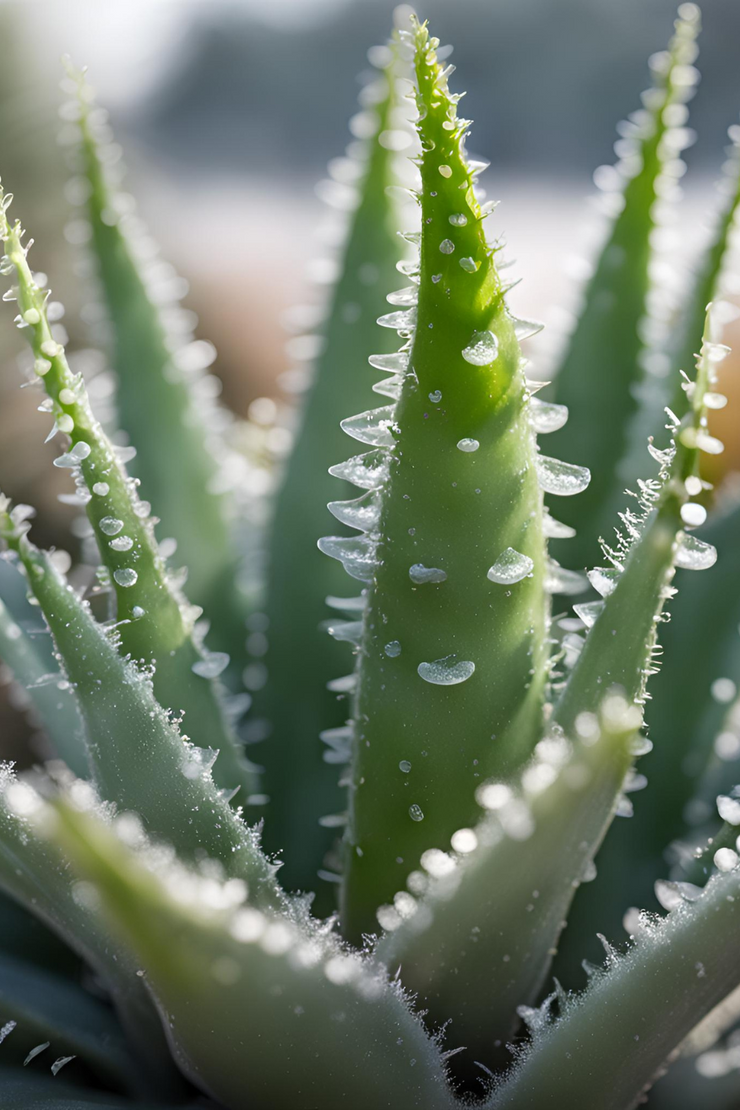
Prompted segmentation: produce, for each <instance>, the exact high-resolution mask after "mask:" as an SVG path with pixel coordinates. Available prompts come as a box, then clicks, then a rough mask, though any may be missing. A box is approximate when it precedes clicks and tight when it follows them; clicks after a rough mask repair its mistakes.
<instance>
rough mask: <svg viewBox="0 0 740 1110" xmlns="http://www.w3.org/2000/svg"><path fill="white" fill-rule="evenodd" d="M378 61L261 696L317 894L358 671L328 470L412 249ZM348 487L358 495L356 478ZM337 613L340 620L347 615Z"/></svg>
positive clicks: (392, 77) (292, 839) (281, 508)
mask: <svg viewBox="0 0 740 1110" xmlns="http://www.w3.org/2000/svg"><path fill="white" fill-rule="evenodd" d="M373 58H374V60H375V61H377V62H378V63H379V64H380V66H381V72H380V73H378V74H376V77H375V80H374V81H373V82H372V83H371V84H370V85H368V86H366V88H365V90H364V92H363V96H362V102H363V110H362V112H361V113H360V114H359V115H358V116H357V117H355V120H354V121H353V131H354V132H355V133H357V134H359V135H363V136H367V135H368V132H369V133H370V134H369V138H363V139H362V140H357V139H356V140H354V141H353V142H352V144H351V145H350V147H349V148H348V151H347V157H346V158H344V159H341V160H338V161H337V162H336V163H333V164H332V167H331V168H332V169H333V172H334V176H335V178H336V180H334V181H333V182H327V183H326V184H327V186H328V196H329V199H332V198H335V199H336V200H337V201H338V202H339V203H342V204H351V205H352V206H353V211H352V213H351V215H350V216H349V220H350V226H349V229H348V234H347V240H346V246H345V247H344V253H343V255H342V258H341V270H340V276H339V279H338V281H337V284H336V286H335V288H334V290H333V293H332V296H331V303H330V305H329V310H328V315H327V317H326V320H325V321H324V323H323V324H322V325H321V327H320V328H319V332H318V338H319V342H320V343H321V346H322V351H321V353H320V354H319V356H318V358H317V359H316V365H315V368H314V375H315V377H314V380H313V385H312V386H311V388H310V390H309V392H308V395H307V397H306V399H305V405H304V410H303V413H302V417H301V425H300V430H299V432H298V435H297V439H296V443H295V447H294V450H293V453H292V456H291V459H290V462H289V464H288V467H287V470H286V473H285V476H284V479H283V483H282V486H281V488H280V491H279V493H278V497H277V501H276V505H275V515H274V521H273V526H272V540H271V547H270V571H269V580H268V598H267V615H268V617H269V622H270V623H269V651H268V655H267V659H266V662H267V666H268V670H269V674H270V681H269V683H268V684H267V686H266V688H265V690H264V694H263V695H262V696H261V699H258V704H259V707H260V708H261V710H262V712H263V713H264V715H265V718H266V719H267V720H268V721H269V722H270V728H271V735H270V739H269V741H268V742H267V743H266V744H264V745H263V747H262V749H261V750H260V756H261V757H262V758H263V761H264V765H265V776H266V777H265V789H266V790H267V792H268V793H269V795H270V800H271V804H270V821H269V823H268V825H267V828H266V837H267V843H268V844H269V845H271V846H272V847H273V848H274V849H276V850H277V849H278V848H281V847H282V846H283V845H284V844H286V843H291V844H293V845H294V846H295V851H294V852H293V853H292V854H291V859H290V861H289V862H288V863H287V864H286V868H285V873H286V881H287V882H288V883H289V884H291V885H297V886H304V887H309V888H310V887H313V886H314V884H315V882H316V871H317V869H318V868H319V867H321V866H322V859H323V857H324V855H325V853H326V852H327V850H328V849H329V847H330V845H331V842H332V840H333V838H334V837H335V836H336V832H335V831H333V830H332V829H331V828H327V827H322V826H320V825H319V820H320V819H321V818H324V817H326V816H327V815H330V814H335V813H336V811H337V810H339V809H341V808H342V807H343V794H342V791H341V790H340V788H339V786H338V784H337V777H338V776H337V769H336V766H332V765H331V764H327V763H326V762H325V761H324V759H323V750H322V749H323V745H322V744H321V742H320V741H319V738H318V737H319V733H320V732H321V730H322V729H328V728H335V727H340V726H342V725H343V724H344V721H345V718H346V717H347V712H348V711H347V701H346V694H345V695H342V694H341V693H339V694H338V692H337V691H336V690H334V689H328V688H327V683H329V682H330V681H331V680H333V679H335V678H336V677H337V676H338V675H340V674H342V673H344V672H345V671H347V670H349V669H350V668H351V659H350V655H349V651H348V648H347V646H346V645H345V644H343V643H339V642H336V641H335V640H334V639H333V638H331V637H330V636H327V635H326V634H325V633H324V632H322V631H320V626H321V625H322V623H326V622H327V620H328V619H329V618H330V617H331V616H332V613H331V610H330V609H329V608H327V604H326V599H327V597H331V596H339V597H340V598H341V597H343V596H346V593H347V580H346V577H345V576H344V574H343V573H342V570H341V567H339V566H338V565H337V564H336V563H333V562H332V561H331V560H329V559H325V558H323V557H322V555H321V554H320V552H319V551H318V550H317V547H316V543H317V540H318V539H319V537H320V536H322V535H323V534H324V533H325V531H326V529H327V526H328V519H329V517H328V514H327V511H326V504H327V501H329V500H331V499H333V498H334V497H338V496H341V493H342V487H341V486H339V485H338V483H337V480H336V479H335V478H333V477H332V476H331V475H330V474H329V468H330V467H331V466H332V465H333V464H335V463H337V461H338V460H339V459H341V458H342V457H343V455H344V454H346V443H347V440H346V437H345V435H344V433H343V432H342V430H341V428H340V421H341V420H342V419H343V417H345V416H346V415H347V413H350V412H355V411H356V410H357V409H361V408H367V407H368V405H369V404H371V402H372V391H371V390H372V384H373V372H372V370H371V369H370V368H369V367H368V365H367V359H368V356H369V355H370V354H371V353H372V352H373V351H379V352H380V354H381V355H386V354H388V353H390V351H391V350H392V349H393V346H394V339H395V337H394V336H393V333H392V332H386V333H385V336H386V338H385V339H383V337H382V336H381V337H380V340H379V337H378V328H377V326H376V319H377V317H378V316H379V315H380V313H381V312H383V311H384V306H385V295H386V293H387V292H388V290H389V289H392V288H393V284H394V279H395V278H396V277H397V275H396V271H395V266H396V263H397V261H398V260H399V258H400V255H401V251H402V247H403V244H402V242H401V240H400V238H399V235H398V228H399V223H398V214H397V211H396V205H395V203H394V201H393V200H392V198H391V197H390V196H389V195H388V193H387V192H386V189H388V188H391V187H393V186H396V187H397V186H398V178H397V176H396V173H395V169H394V164H395V162H396V161H397V159H398V155H397V154H396V153H395V152H394V149H393V148H394V147H398V146H399V145H400V144H401V143H402V142H405V141H409V140H410V136H408V134H407V132H406V131H405V130H403V129H402V128H401V127H400V126H399V125H400V124H402V123H403V120H402V119H399V115H400V114H401V101H400V93H399V89H398V87H397V81H398V76H397V71H398V69H399V66H400V62H399V60H398V58H395V59H394V58H393V55H391V54H390V52H388V51H384V50H383V49H380V50H376V52H375V55H373ZM348 178H350V179H351V180H350V181H348V180H347V179H348ZM340 469H341V468H340ZM343 487H344V490H345V493H346V495H347V496H349V494H350V489H351V487H350V485H349V483H348V482H347V481H346V480H345V481H344V482H343ZM344 534H345V535H347V536H348V535H349V534H350V531H349V529H347V528H344ZM333 616H334V621H335V623H338V622H339V620H340V619H342V618H340V617H339V616H338V615H337V613H336V612H335V613H334V614H333Z"/></svg>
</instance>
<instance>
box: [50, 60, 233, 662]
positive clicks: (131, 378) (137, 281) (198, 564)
mask: <svg viewBox="0 0 740 1110" xmlns="http://www.w3.org/2000/svg"><path fill="white" fill-rule="evenodd" d="M68 74H69V77H68V80H67V82H65V87H66V88H67V91H69V92H70V93H71V94H72V99H71V100H70V101H69V102H68V104H67V105H66V106H65V108H64V109H63V112H64V113H65V115H66V116H73V117H76V118H78V124H79V134H80V140H81V141H80V145H79V147H78V146H75V147H73V150H72V156H73V164H74V166H75V168H76V169H77V171H78V175H76V176H75V177H74V178H73V179H72V181H71V183H70V189H69V192H70V195H72V197H73V198H77V199H79V201H80V204H81V205H83V206H84V214H85V215H86V217H87V219H88V220H89V226H90V231H91V245H92V248H93V252H94V257H95V261H96V264H97V270H98V274H99V277H100V283H101V288H102V292H103V297H104V302H105V307H106V309H107V313H108V317H109V321H110V330H111V340H112V358H113V365H114V368H115V370H116V373H117V376H118V379H119V383H120V385H119V389H118V391H117V394H116V404H117V409H118V417H119V420H120V423H121V426H122V427H123V428H124V429H125V430H126V432H127V433H128V434H129V436H130V437H131V442H132V443H134V444H135V445H136V448H137V454H136V458H135V459H132V460H131V465H130V471H131V474H132V475H133V476H134V477H136V478H138V479H140V480H141V483H142V489H143V491H144V494H145V496H146V497H148V498H149V500H150V501H151V502H152V503H153V504H154V506H155V507H156V512H157V514H158V516H159V518H160V521H161V529H160V535H165V536H168V537H173V538H174V539H176V540H177V554H178V559H179V560H180V561H181V562H182V564H183V565H184V566H186V567H187V568H188V596H189V597H190V599H191V601H193V602H194V603H195V604H197V605H199V606H200V607H201V608H202V609H204V610H205V612H206V613H207V614H208V618H209V620H210V622H211V629H210V632H209V643H211V644H212V645H213V646H214V647H215V648H217V649H218V650H219V651H226V652H228V653H229V654H230V655H231V656H232V666H233V665H234V664H241V666H244V663H245V662H246V655H245V650H244V642H245V639H246V633H245V627H244V620H245V617H246V613H247V598H246V596H245V595H244V594H243V593H242V591H241V588H240V584H239V574H238V571H239V562H240V558H239V553H238V551H237V548H236V545H235V537H234V532H233V527H232V524H233V522H232V521H231V520H230V508H231V506H230V504H229V498H228V496H227V494H226V493H225V492H219V491H222V490H223V489H224V486H225V485H227V484H228V474H227V464H228V462H229V448H228V445H227V443H226V441H225V439H224V438H223V437H222V432H221V427H220V425H223V422H224V420H225V418H226V414H225V413H224V412H217V411H216V409H215V407H214V404H213V401H212V399H211V395H212V390H209V388H208V386H209V383H210V384H212V385H215V379H213V378H210V379H209V378H207V377H206V376H205V375H204V374H203V371H204V370H206V368H207V366H208V365H209V364H210V361H211V359H212V354H213V352H212V348H211V347H210V345H209V344H207V343H204V342H201V341H194V340H193V337H192V335H191V334H190V333H189V331H188V330H187V329H185V330H184V328H183V324H182V320H181V318H180V317H181V315H182V314H179V315H178V316H177V320H176V321H173V316H174V315H175V313H174V310H175V309H176V308H177V307H178V306H177V302H176V297H175V296H174V295H173V294H168V293H167V289H168V287H169V288H171V287H172V286H173V284H174V285H175V286H177V285H178V284H180V283H178V281H177V279H176V278H175V277H174V275H173V274H172V273H171V272H169V271H168V269H167V267H166V266H164V267H163V264H162V262H161V260H160V259H157V258H154V257H152V255H151V250H147V252H146V259H145V260H144V259H142V257H141V256H142V253H143V252H142V250H141V249H138V250H137V248H141V246H142V245H143V233H142V232H141V230H140V219H139V217H138V216H137V215H136V212H135V211H133V210H132V209H131V205H130V197H128V196H126V197H125V198H123V197H122V196H121V195H120V192H119V188H118V183H119V181H120V176H121V174H120V166H119V164H118V162H117V158H116V156H117V148H116V147H115V146H114V145H113V143H112V142H111V135H110V127H109V125H108V122H107V117H106V114H105V112H104V111H103V110H102V109H101V108H99V107H97V105H96V104H95V101H94V93H93V90H92V88H91V86H90V85H89V84H88V82H87V81H86V79H85V76H84V74H83V73H80V72H78V71H76V70H74V69H73V68H72V67H71V66H68ZM80 171H81V173H80ZM124 200H125V203H124ZM150 245H151V241H150V239H149V238H148V237H147V241H146V246H147V247H150ZM163 269H164V270H165V271H167V272H166V273H165V274H164V275H163V274H162V270H163ZM154 287H156V291H157V298H156V300H155V299H154V296H153V293H152V289H153V288H154ZM163 295H164V296H165V298H166V299H165V301H164V302H163ZM165 444H166V449H163V445H165ZM219 456H220V457H219ZM233 477H235V475H232V478H233Z"/></svg>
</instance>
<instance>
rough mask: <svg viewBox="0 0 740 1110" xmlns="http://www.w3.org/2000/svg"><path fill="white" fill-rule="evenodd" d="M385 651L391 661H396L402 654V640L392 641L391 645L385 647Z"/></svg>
mask: <svg viewBox="0 0 740 1110" xmlns="http://www.w3.org/2000/svg"><path fill="white" fill-rule="evenodd" d="M383 651H384V652H385V654H386V655H387V656H388V658H389V659H396V658H397V656H399V655H400V654H401V642H400V640H391V641H390V643H387V644H386V645H385V647H384V648H383Z"/></svg>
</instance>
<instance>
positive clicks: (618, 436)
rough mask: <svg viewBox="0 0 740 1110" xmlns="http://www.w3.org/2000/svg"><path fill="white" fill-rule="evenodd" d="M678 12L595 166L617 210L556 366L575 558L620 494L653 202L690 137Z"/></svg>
mask: <svg viewBox="0 0 740 1110" xmlns="http://www.w3.org/2000/svg"><path fill="white" fill-rule="evenodd" d="M679 15H680V18H679V19H678V21H677V22H676V28H675V34H674V36H673V38H672V40H671V43H670V45H669V48H668V51H667V52H665V53H661V54H658V55H654V56H653V58H652V59H651V65H652V69H653V78H654V86H653V88H651V89H650V90H649V91H648V92H647V93H646V94H644V97H643V103H644V107H643V108H642V109H641V110H640V111H639V112H637V113H635V114H634V115H633V116H632V117H630V120H628V121H627V123H626V124H625V125H624V127H623V129H622V130H623V137H622V138H621V139H620V140H619V142H618V144H617V148H616V149H617V152H618V153H619V162H618V163H617V166H616V167H614V168H613V169H612V168H611V167H609V168H608V172H607V168H606V167H605V168H604V170H603V171H602V176H603V177H604V178H607V180H606V182H605V184H606V186H607V188H608V194H607V197H606V199H605V201H604V204H605V205H606V206H608V210H610V211H611V212H612V213H616V215H615V217H614V222H613V224H612V227H611V231H610V233H609V236H608V238H607V241H606V243H605V246H604V248H603V250H602V252H601V255H600V257H599V259H598V262H597V264H596V269H595V272H594V274H593V277H592V278H591V279H590V281H589V283H588V286H587V288H586V291H585V296H584V303H583V307H582V310H581V313H580V316H579V318H578V322H577V324H576V326H575V329H574V331H573V333H572V335H571V336H570V337H569V340H568V342H567V344H566V347H565V350H564V352H563V354H562V356H561V357H560V359H559V364H558V367H557V377H556V382H557V385H556V389H557V399H558V401H561V402H562V403H563V404H565V405H567V407H568V409H569V410H570V414H571V419H570V422H569V424H568V431H567V433H566V432H563V431H561V432H557V431H556V432H555V433H554V434H553V436H552V440H551V443H552V444H553V445H554V450H555V453H556V454H557V453H558V452H561V453H567V456H568V457H569V458H570V457H571V454H572V456H573V457H574V458H576V459H577V460H578V461H579V462H580V463H583V464H584V465H585V466H587V467H589V468H590V469H591V471H592V474H593V478H592V481H591V484H590V486H589V489H588V490H587V491H586V492H585V493H584V494H583V496H582V497H579V498H574V499H573V500H571V501H570V502H568V503H567V504H566V505H564V507H563V510H562V512H561V514H560V515H561V517H562V520H563V521H564V522H565V523H566V524H567V525H570V526H571V527H575V528H576V530H577V533H578V535H577V536H576V537H575V539H574V541H573V543H572V544H571V545H569V549H568V553H569V558H570V559H571V560H572V562H573V563H574V564H575V565H577V566H588V565H589V564H590V563H591V562H592V561H593V556H594V551H595V549H596V541H597V539H598V537H599V536H600V535H611V528H612V523H613V520H614V517H615V516H616V513H617V510H618V509H620V508H621V507H622V502H623V492H622V491H623V488H624V479H623V478H622V477H621V474H620V471H619V462H620V460H621V459H622V457H623V455H624V452H625V447H626V445H627V442H628V433H629V429H630V424H631V421H632V419H633V417H634V415H635V412H636V410H637V404H638V400H637V389H636V387H637V386H638V385H639V383H640V382H641V380H642V377H643V371H642V369H641V366H640V362H641V358H643V357H644V355H645V353H646V346H645V336H646V328H647V327H648V324H649V320H647V319H646V317H648V316H649V300H650V294H651V277H650V265H651V258H652V253H653V252H652V250H651V246H650V241H651V238H652V236H653V234H654V232H655V229H656V227H657V226H658V225H657V220H656V202H657V201H658V197H659V194H664V193H665V192H666V190H667V189H670V187H671V186H672V185H674V186H675V177H676V175H677V173H679V172H680V162H679V160H678V156H679V154H680V151H681V148H682V146H684V145H685V143H686V140H687V138H688V133H687V132H686V129H685V127H684V124H685V121H686V116H687V112H686V109H685V102H686V101H687V100H688V99H689V97H690V95H691V94H692V92H693V87H694V83H695V80H696V73H695V71H694V70H693V69H692V67H691V62H693V60H694V58H695V57H696V44H695V38H696V35H697V33H698V29H699V11H698V8H696V6H695V5H693V4H685V5H683V6H682V7H681V9H680V12H679ZM612 190H613V191H612ZM662 203H665V201H663V202H662ZM706 303H707V302H706V301H705V302H704V307H706ZM700 334H701V328H700V330H699V332H698V333H697V335H700ZM650 430H651V431H657V428H655V429H650ZM640 450H641V451H642V447H641V449H640ZM642 457H643V460H644V455H643V456H642ZM615 476H616V477H615Z"/></svg>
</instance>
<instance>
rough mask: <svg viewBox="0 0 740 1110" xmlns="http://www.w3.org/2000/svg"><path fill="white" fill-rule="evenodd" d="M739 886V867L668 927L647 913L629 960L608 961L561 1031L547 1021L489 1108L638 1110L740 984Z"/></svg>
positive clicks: (573, 1004)
mask: <svg viewBox="0 0 740 1110" xmlns="http://www.w3.org/2000/svg"><path fill="white" fill-rule="evenodd" d="M739 881H740V870H733V871H731V872H727V873H722V874H719V875H717V876H715V877H714V878H713V879H712V880H711V881H710V882H709V883H708V884H707V887H706V889H705V890H704V892H703V893H702V894H701V896H700V897H698V898H697V899H696V900H694V901H686V900H683V899H681V900H680V902H679V904H678V905H677V906H676V908H675V909H673V910H672V911H671V912H670V913H669V914H668V916H667V918H665V920H660V919H658V920H656V919H655V918H654V917H653V916H652V915H648V914H644V915H642V916H641V918H640V920H639V923H638V925H637V928H636V935H635V936H634V938H633V943H632V946H631V948H630V949H629V950H628V952H627V954H626V955H624V956H618V955H617V954H616V953H615V952H614V951H612V952H611V953H610V954H608V956H607V968H606V970H605V971H604V972H598V971H597V972H596V973H594V974H593V975H592V977H591V981H590V984H589V987H588V990H587V991H586V992H585V994H584V995H583V996H582V997H580V998H578V997H576V998H572V999H570V1000H568V1001H566V1002H565V1007H564V1010H565V1012H564V1014H563V1015H562V1016H561V1017H560V1019H559V1020H558V1021H556V1022H555V1023H554V1025H552V1026H551V1027H548V1025H547V1019H546V1016H545V1015H544V1014H543V1015H542V1022H541V1024H540V1028H539V1030H538V1032H537V1034H536V1036H535V1038H534V1043H533V1045H532V1046H531V1048H529V1049H527V1050H525V1051H524V1052H523V1054H522V1056H521V1058H520V1060H519V1062H518V1063H517V1064H516V1065H515V1068H514V1070H513V1074H512V1075H511V1076H510V1077H509V1078H508V1079H507V1080H506V1081H505V1082H504V1083H503V1084H502V1085H501V1086H500V1087H499V1088H498V1090H497V1091H496V1092H495V1094H494V1095H493V1097H492V1098H491V1100H490V1102H489V1104H488V1106H489V1108H490V1110H494V1108H495V1110H520V1108H521V1110H527V1108H531V1110H535V1108H536V1110H540V1108H542V1107H547V1106H552V1107H555V1106H563V1105H568V1106H588V1107H589V1110H626V1108H628V1107H634V1106H637V1105H638V1103H639V1102H640V1101H641V1098H642V1096H643V1094H644V1092H645V1090H646V1089H647V1088H649V1086H650V1085H651V1084H652V1083H653V1081H654V1080H655V1079H656V1077H657V1076H658V1074H659V1073H660V1071H661V1069H662V1068H663V1066H664V1064H665V1063H666V1061H668V1060H669V1058H670V1055H671V1053H672V1052H673V1050H674V1049H675V1048H676V1047H677V1046H678V1045H679V1044H680V1043H681V1041H682V1040H683V1039H684V1038H685V1037H686V1036H687V1034H688V1033H689V1032H690V1031H691V1030H692V1029H693V1028H694V1026H695V1025H696V1024H697V1022H698V1021H700V1020H701V1018H702V1017H703V1016H704V1015H705V1014H706V1013H708V1012H709V1011H710V1010H711V1009H712V1008H713V1007H714V1006H716V1005H717V1004H718V1003H719V1002H721V1001H722V999H723V998H725V997H726V996H727V995H728V994H729V992H730V991H731V990H733V988H734V987H736V986H737V985H738V983H740V949H739V948H738V945H737V930H738V919H739V915H740V888H739V886H738V883H739ZM626 1061H629V1063H628V1064H626Z"/></svg>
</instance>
